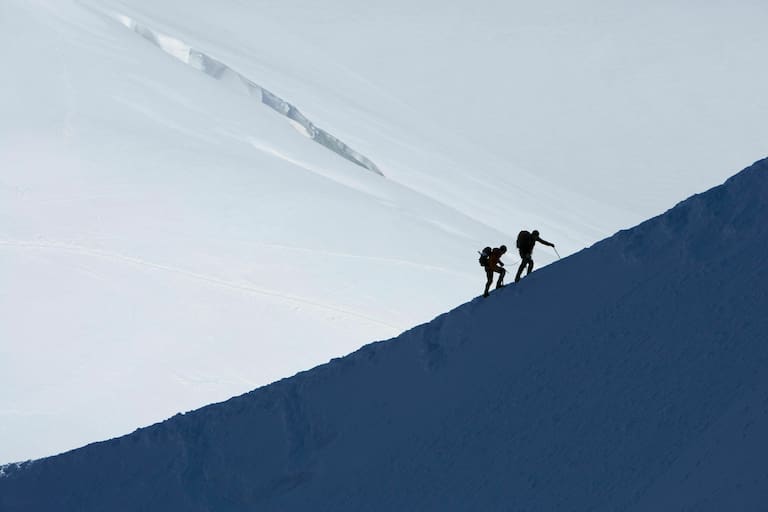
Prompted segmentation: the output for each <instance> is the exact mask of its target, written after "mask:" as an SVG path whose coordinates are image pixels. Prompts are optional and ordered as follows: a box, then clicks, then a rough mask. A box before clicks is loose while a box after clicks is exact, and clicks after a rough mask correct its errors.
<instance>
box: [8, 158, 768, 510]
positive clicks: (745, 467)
mask: <svg viewBox="0 0 768 512" xmlns="http://www.w3.org/2000/svg"><path fill="white" fill-rule="evenodd" d="M766 197H768V160H763V161H761V162H758V163H757V164H755V165H753V166H752V167H750V168H748V169H746V170H745V171H743V172H741V173H739V174H738V175H736V176H735V177H733V178H731V179H730V180H728V181H727V182H726V183H725V184H724V185H722V186H719V187H717V188H714V189H712V190H710V191H708V192H706V193H704V194H701V195H697V196H694V197H692V198H690V199H688V200H687V201H684V202H683V203H681V204H679V205H678V206H676V207H675V208H673V209H672V210H670V211H668V212H667V213H665V214H663V215H661V216H659V217H656V218H654V219H651V220H650V221H647V222H645V223H643V224H641V225H639V226H637V227H636V228H633V229H631V230H627V231H622V232H620V233H618V234H617V235H615V236H613V237H612V238H609V239H607V240H605V241H602V242H600V243H598V244H596V245H595V246H594V247H592V248H590V249H586V250H584V251H581V252H579V253H578V254H575V255H573V256H571V257H569V258H566V259H564V260H563V261H561V262H558V263H556V264H553V265H550V266H548V267H547V268H545V269H542V270H540V271H538V272H535V273H534V274H532V275H531V276H530V277H527V278H525V279H523V280H522V281H521V282H520V283H519V284H518V285H513V286H509V287H507V288H505V289H503V290H500V291H497V292H494V293H493V294H492V295H491V297H490V298H488V299H482V298H478V299H474V300H473V301H472V302H470V303H467V304H464V305H462V306H460V307H458V308H456V309H454V310H453V311H451V312H449V313H446V314H444V315H441V316H439V317H438V318H436V319H435V320H433V321H432V322H430V323H428V324H425V325H421V326H419V327H416V328H414V329H411V330H410V331H408V332H406V333H404V334H402V335H401V336H399V337H398V338H395V339H392V340H389V341H386V342H379V343H374V344H371V345H368V346H366V347H364V348H362V349H360V350H359V351H357V352H355V353H353V354H351V355H349V356H347V357H344V358H340V359H336V360H333V361H331V362H330V363H328V364H326V365H323V366H320V367H318V368H315V369H313V370H311V371H307V372H304V373H301V374H298V375H296V376H294V377H292V378H289V379H285V380H282V381H279V382H277V383H274V384H272V385H269V386H267V387H264V388H261V389H258V390H256V391H253V392H251V393H248V394H246V395H243V396H240V397H237V398H233V399H231V400H228V401H227V402H224V403H221V404H216V405H211V406H208V407H205V408H203V409H200V410H198V411H194V412H191V413H188V414H186V415H178V416H175V417H173V418H171V419H169V420H167V421H165V422H163V423H160V424H158V425H154V426H151V427H148V428H145V429H141V430H138V431H137V432H135V433H133V434H131V435H129V436H125V437H122V438H120V439H114V440H111V441H106V442H102V443H97V444H93V445H90V446H87V447H85V448H82V449H79V450H76V451H73V452H70V453H67V454H64V455H60V456H57V457H52V458H48V459H43V460H39V461H34V462H30V463H24V464H20V465H11V466H6V467H5V468H4V473H5V475H4V476H3V477H2V478H0V508H1V509H2V510H3V511H4V512H5V511H7V512H15V511H17V510H18V511H21V510H24V511H26V512H35V511H38V510H40V511H43V510H54V509H55V510H61V511H69V510H72V511H74V510H77V511H79V512H87V511H91V510H94V511H96V510H112V511H121V510H126V511H127V510H164V511H168V512H172V511H186V512H194V511H206V510H229V511H245V510H257V509H258V510H280V511H289V510H318V511H320V510H328V511H330V510H333V511H346V510H349V511H353V510H457V511H458V510H525V511H537V510H540V511H552V510H572V511H576V510H593V511H595V510H597V511H599V510H611V511H617V510H620V511H633V512H634V511H642V510H649V511H651V510H653V511H656V510H697V511H722V510H740V511H752V510H754V511H757V510H764V507H765V503H766V499H768V472H766V470H765V464H764V460H765V458H766V457H768V442H767V441H766V439H765V436H764V431H765V427H766V426H768V374H767V373H766V372H765V367H766V364H767V363H768V343H766V341H767V340H766V333H767V332H768V316H766V315H765V312H766V311H767V310H768V266H766V264H765V247H766V244H767V243H768V223H766V222H765V219H766V218H768V204H766V201H765V198H766Z"/></svg>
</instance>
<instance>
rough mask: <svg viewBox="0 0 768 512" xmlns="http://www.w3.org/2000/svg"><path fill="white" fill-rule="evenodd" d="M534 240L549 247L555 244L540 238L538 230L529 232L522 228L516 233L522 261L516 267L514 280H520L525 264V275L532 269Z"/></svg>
mask: <svg viewBox="0 0 768 512" xmlns="http://www.w3.org/2000/svg"><path fill="white" fill-rule="evenodd" d="M536 242H540V243H542V244H544V245H548V246H550V247H554V246H555V244H553V243H551V242H547V241H546V240H544V239H542V238H540V237H539V232H538V231H536V230H535V229H534V230H533V232H531V233H529V232H528V231H525V230H523V231H521V232H520V233H519V234H518V235H517V249H518V250H519V251H520V257H521V258H522V259H523V261H521V262H520V266H519V267H518V269H517V275H516V276H515V282H518V281H519V280H520V275H521V274H522V273H523V269H524V268H525V267H526V266H527V267H528V271H527V272H526V273H525V275H528V274H530V273H531V270H533V258H532V257H531V255H532V254H533V246H534V245H536Z"/></svg>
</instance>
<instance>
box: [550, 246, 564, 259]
mask: <svg viewBox="0 0 768 512" xmlns="http://www.w3.org/2000/svg"><path fill="white" fill-rule="evenodd" d="M552 248H553V249H555V246H554V245H553V246H552ZM555 254H557V259H559V260H561V259H563V258H561V257H560V253H559V252H557V249H555Z"/></svg>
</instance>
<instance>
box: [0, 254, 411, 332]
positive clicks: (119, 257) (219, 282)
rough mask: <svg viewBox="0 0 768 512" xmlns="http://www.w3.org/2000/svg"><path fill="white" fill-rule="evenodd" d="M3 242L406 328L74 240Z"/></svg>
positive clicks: (307, 300)
mask: <svg viewBox="0 0 768 512" xmlns="http://www.w3.org/2000/svg"><path fill="white" fill-rule="evenodd" d="M0 246H4V247H19V248H26V249H45V250H55V251H63V252H69V253H72V254H80V255H85V256H92V257H96V258H106V259H110V260H113V261H122V262H125V263H128V264H132V265H138V266H141V267H145V268H150V269H154V270H162V271H164V272H172V273H174V274H178V275H182V276H185V277H189V278H192V279H195V280H198V281H202V282H205V283H208V284H212V285H216V286H221V287H225V288H230V289H232V290H239V291H244V292H248V293H255V294H259V295H265V296H268V297H276V298H279V299H283V300H286V301H289V302H294V303H297V304H302V305H305V306H311V307H314V308H317V309H323V310H326V311H332V312H334V313H340V314H343V315H347V316H351V317H355V318H359V319H362V320H365V321H367V322H371V323H374V324H378V325H382V326H384V327H387V328H389V329H392V330H393V334H395V333H399V332H402V331H403V330H404V328H403V327H402V326H396V325H392V324H390V323H387V322H384V321H382V320H379V319H377V318H373V317H370V316H368V315H364V314H362V313H358V312H355V311H350V310H348V309H344V308H341V307H338V306H332V305H328V304H323V303H321V302H316V301H313V300H310V299H307V298H304V297H297V296H295V295H289V294H285V293H279V292H276V291H274V290H269V289H267V288H261V287H257V286H252V285H247V284H242V283H235V282H232V281H227V280H225V279H220V278H218V277H213V276H210V275H206V274H201V273H198V272H192V271H190V270H185V269H183V268H178V267H172V266H170V265H163V264H161V263H154V262H151V261H147V260H143V259H141V258H136V257H134V256H126V255H124V254H118V253H114V252H109V251H103V250H100V249H92V248H89V247H83V246H79V245H73V244H59V243H54V242H50V243H48V242H23V241H10V240H3V241H0Z"/></svg>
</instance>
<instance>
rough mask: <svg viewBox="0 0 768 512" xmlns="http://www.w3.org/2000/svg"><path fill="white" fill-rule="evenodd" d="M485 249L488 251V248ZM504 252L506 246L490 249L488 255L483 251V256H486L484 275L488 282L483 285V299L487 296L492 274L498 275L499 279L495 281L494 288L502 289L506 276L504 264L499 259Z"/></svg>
mask: <svg viewBox="0 0 768 512" xmlns="http://www.w3.org/2000/svg"><path fill="white" fill-rule="evenodd" d="M486 249H488V247H486ZM505 252H507V246H506V245H502V246H501V247H494V248H493V249H491V251H490V253H487V252H486V251H483V254H488V255H487V258H486V259H485V265H484V266H485V275H486V277H487V278H488V280H487V281H486V283H485V292H484V293H483V297H487V296H488V290H489V288H490V287H491V283H492V282H493V274H494V272H498V273H499V279H498V281H496V288H502V287H503V286H504V276H505V275H506V273H507V271H506V269H505V268H504V262H502V261H501V257H502V256H503V255H504V253H505Z"/></svg>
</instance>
